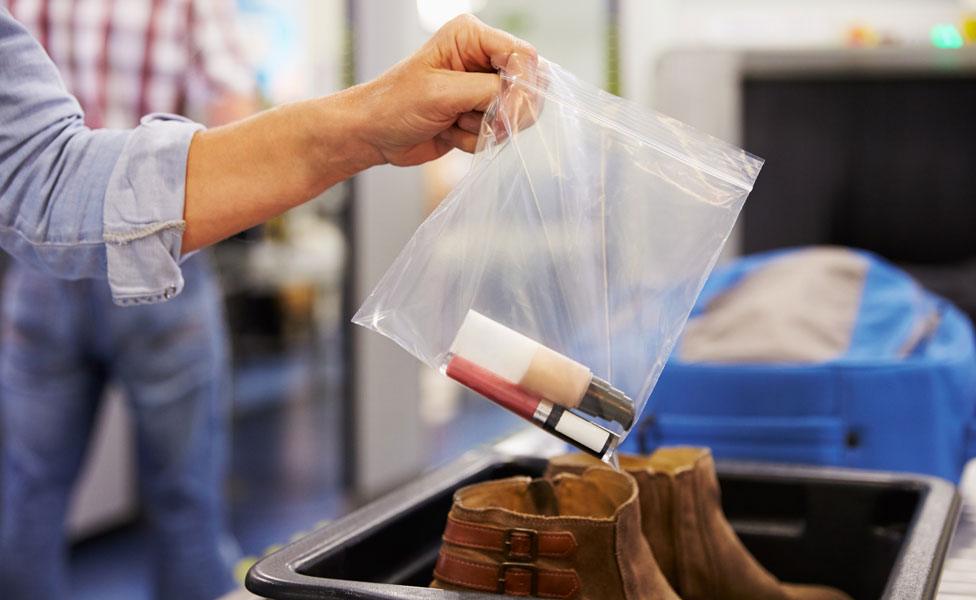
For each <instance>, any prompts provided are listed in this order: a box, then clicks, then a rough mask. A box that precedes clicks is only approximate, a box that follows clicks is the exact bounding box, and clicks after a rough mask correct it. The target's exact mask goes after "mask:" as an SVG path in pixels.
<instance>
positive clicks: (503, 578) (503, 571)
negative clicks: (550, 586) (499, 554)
mask: <svg viewBox="0 0 976 600" xmlns="http://www.w3.org/2000/svg"><path fill="white" fill-rule="evenodd" d="M509 569H522V570H524V571H528V572H529V573H531V574H532V578H531V580H530V583H529V595H530V596H537V595H538V592H539V568H538V567H536V566H535V565H533V564H531V563H521V562H503V563H502V565H501V568H500V569H499V570H498V589H497V590H496V591H495V593H496V594H504V593H506V592H507V591H508V590H507V589H506V584H507V583H508V580H507V576H508V570H509Z"/></svg>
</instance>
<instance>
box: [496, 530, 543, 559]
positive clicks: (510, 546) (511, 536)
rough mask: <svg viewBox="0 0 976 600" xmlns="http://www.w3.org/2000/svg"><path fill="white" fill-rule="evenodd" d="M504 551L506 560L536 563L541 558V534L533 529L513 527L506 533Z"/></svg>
mask: <svg viewBox="0 0 976 600" xmlns="http://www.w3.org/2000/svg"><path fill="white" fill-rule="evenodd" d="M502 549H503V552H504V553H505V558H506V559H517V560H519V561H525V562H535V561H536V560H537V559H538V558H539V533H538V532H537V531H535V530H532V529H523V528H521V527H513V528H512V529H509V530H507V531H505V537H504V538H503V541H502ZM505 564H509V563H505ZM511 564H520V563H515V562H513V563H511Z"/></svg>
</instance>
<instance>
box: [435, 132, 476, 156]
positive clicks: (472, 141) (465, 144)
mask: <svg viewBox="0 0 976 600" xmlns="http://www.w3.org/2000/svg"><path fill="white" fill-rule="evenodd" d="M437 138H438V139H439V140H440V141H443V142H446V143H448V144H450V145H451V146H453V147H455V148H458V149H461V150H464V151H465V152H474V151H475V147H476V146H477V145H478V135H477V134H476V133H471V132H470V131H464V130H463V129H461V128H460V127H457V126H454V127H451V128H449V129H445V130H444V131H442V132H440V133H439V134H437Z"/></svg>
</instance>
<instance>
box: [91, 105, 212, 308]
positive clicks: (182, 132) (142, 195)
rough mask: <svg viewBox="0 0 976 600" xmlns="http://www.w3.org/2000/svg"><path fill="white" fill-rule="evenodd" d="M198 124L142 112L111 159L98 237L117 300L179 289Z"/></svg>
mask: <svg viewBox="0 0 976 600" xmlns="http://www.w3.org/2000/svg"><path fill="white" fill-rule="evenodd" d="M200 128H201V127H200V125H198V124H196V123H193V122H192V121H188V120H186V119H183V118H182V117H177V116H173V115H150V116H147V117H143V119H142V123H141V124H140V125H139V127H137V128H136V129H135V130H134V131H133V132H132V134H131V135H130V136H129V139H128V140H127V141H126V144H125V146H124V147H123V149H122V153H121V155H120V156H119V158H118V161H117V162H116V164H115V168H114V170H113V171H112V175H111V177H110V178H109V181H108V186H107V189H106V190H105V205H104V217H103V224H104V234H103V239H104V240H105V244H106V249H105V251H106V261H107V265H106V267H107V269H106V270H107V272H108V281H109V285H110V286H111V287H112V297H113V298H114V300H115V302H116V303H118V304H144V303H150V302H158V301H160V300H166V299H169V298H171V297H173V296H174V295H176V294H178V293H180V291H181V290H182V289H183V277H182V275H181V273H180V267H179V260H180V253H181V245H182V242H183V230H184V229H185V228H186V223H185V222H184V221H183V201H184V197H185V191H186V159H187V154H188V152H189V147H190V140H191V139H192V138H193V134H194V133H195V132H196V131H197V130H198V129H200Z"/></svg>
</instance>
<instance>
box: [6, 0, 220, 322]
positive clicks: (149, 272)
mask: <svg viewBox="0 0 976 600" xmlns="http://www.w3.org/2000/svg"><path fill="white" fill-rule="evenodd" d="M201 128H202V126H201V125H198V124H196V123H193V122H191V121H188V120H186V119H183V118H182V117H177V116H173V115H159V114H157V115H149V116H147V117H144V118H143V120H142V124H141V125H140V126H139V127H137V128H136V129H133V130H130V131H114V130H91V129H88V128H87V127H85V125H84V123H83V115H82V112H81V107H80V106H79V105H78V102H77V101H75V99H74V98H73V97H72V96H71V95H70V94H68V92H67V91H66V90H65V87H64V85H63V84H62V82H61V79H60V77H59V75H58V72H57V70H56V69H55V67H54V65H53V64H52V63H51V61H50V60H49V59H48V57H47V55H46V54H45V53H44V50H43V49H42V48H41V46H40V45H39V44H38V43H37V42H36V41H35V40H34V39H33V38H32V37H31V36H30V34H29V33H28V32H27V31H26V30H25V29H24V28H23V27H22V26H21V25H20V24H19V23H17V21H15V20H14V19H13V18H12V17H11V16H10V13H9V12H8V11H7V9H5V8H0V247H2V248H3V250H5V251H7V252H8V253H10V254H11V255H13V256H14V258H16V259H18V260H21V261H25V262H27V263H29V264H30V265H32V266H33V267H34V268H38V269H41V270H43V271H45V272H47V273H50V274H52V275H55V276H58V277H63V278H68V279H79V278H88V277H94V278H106V277H107V278H108V282H109V285H110V286H111V290H112V297H113V299H114V300H115V302H116V303H117V304H145V303H151V302H158V301H161V300H165V299H168V298H171V297H173V296H175V295H176V294H178V293H180V291H181V290H182V289H183V277H182V275H181V273H180V267H179V263H180V254H181V250H180V246H181V244H182V240H183V230H184V228H185V226H186V223H185V222H184V221H183V199H184V188H185V181H186V159H187V153H188V151H189V147H190V140H191V138H192V137H193V134H194V132H196V131H197V130H199V129H201Z"/></svg>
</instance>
